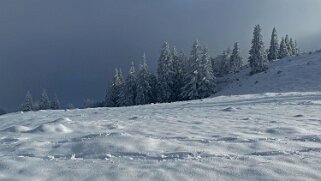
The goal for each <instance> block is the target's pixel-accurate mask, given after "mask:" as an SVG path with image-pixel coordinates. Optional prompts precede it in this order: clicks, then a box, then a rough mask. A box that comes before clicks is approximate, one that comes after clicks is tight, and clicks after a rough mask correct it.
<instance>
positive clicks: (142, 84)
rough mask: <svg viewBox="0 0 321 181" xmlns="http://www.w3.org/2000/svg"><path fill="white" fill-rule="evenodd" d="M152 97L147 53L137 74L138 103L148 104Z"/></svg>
mask: <svg viewBox="0 0 321 181" xmlns="http://www.w3.org/2000/svg"><path fill="white" fill-rule="evenodd" d="M151 99H152V87H151V85H150V73H149V70H148V65H147V63H146V55H145V54H144V55H143V62H142V64H141V65H140V69H139V72H138V75H137V96H136V103H137V104H139V105H141V104H148V103H150V102H151Z"/></svg>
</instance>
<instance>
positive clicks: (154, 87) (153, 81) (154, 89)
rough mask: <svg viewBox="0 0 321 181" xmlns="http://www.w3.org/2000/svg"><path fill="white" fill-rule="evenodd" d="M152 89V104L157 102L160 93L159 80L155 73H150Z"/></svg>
mask: <svg viewBox="0 0 321 181" xmlns="http://www.w3.org/2000/svg"><path fill="white" fill-rule="evenodd" d="M149 82H150V87H151V98H150V102H151V103H156V102H157V93H158V86H157V78H156V76H155V74H154V73H152V72H151V73H150V77H149Z"/></svg>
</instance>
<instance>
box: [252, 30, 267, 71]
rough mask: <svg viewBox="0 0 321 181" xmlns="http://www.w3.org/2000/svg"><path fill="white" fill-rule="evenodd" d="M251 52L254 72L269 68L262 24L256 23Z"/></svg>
mask: <svg viewBox="0 0 321 181" xmlns="http://www.w3.org/2000/svg"><path fill="white" fill-rule="evenodd" d="M249 53H250V57H249V62H250V67H251V73H252V74H253V73H258V72H262V71H265V70H266V69H267V68H268V60H267V55H266V51H265V48H264V43H263V36H262V34H261V27H260V25H256V26H255V28H254V32H253V39H252V46H251V50H250V52H249Z"/></svg>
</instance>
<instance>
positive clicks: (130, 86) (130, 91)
mask: <svg viewBox="0 0 321 181" xmlns="http://www.w3.org/2000/svg"><path fill="white" fill-rule="evenodd" d="M136 89H137V80H136V70H135V65H134V62H132V64H131V67H130V69H129V71H128V75H127V78H126V82H125V85H124V89H123V91H122V94H124V95H122V96H120V98H121V101H120V102H121V105H123V106H131V105H135V104H136V93H137V92H136Z"/></svg>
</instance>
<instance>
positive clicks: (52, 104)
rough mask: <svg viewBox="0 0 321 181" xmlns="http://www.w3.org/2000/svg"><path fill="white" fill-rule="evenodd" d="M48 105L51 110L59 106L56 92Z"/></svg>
mask: <svg viewBox="0 0 321 181" xmlns="http://www.w3.org/2000/svg"><path fill="white" fill-rule="evenodd" d="M50 107H51V109H52V110H58V109H59V108H60V102H59V99H58V96H57V94H55V95H54V97H53V100H52V101H51V103H50Z"/></svg>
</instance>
